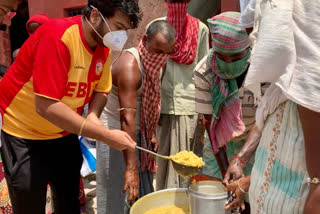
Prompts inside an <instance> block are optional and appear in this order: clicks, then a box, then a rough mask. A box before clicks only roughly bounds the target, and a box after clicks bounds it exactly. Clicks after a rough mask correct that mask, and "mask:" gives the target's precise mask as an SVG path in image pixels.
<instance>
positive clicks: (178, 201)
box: [130, 188, 188, 214]
mask: <svg viewBox="0 0 320 214" xmlns="http://www.w3.org/2000/svg"><path fill="white" fill-rule="evenodd" d="M187 192H188V189H184V188H175V189H166V190H161V191H157V192H154V193H151V194H149V195H146V196H144V197H142V198H141V199H139V200H138V201H137V202H136V203H134V204H133V206H132V207H131V209H130V214H144V213H145V212H147V211H149V210H152V209H155V208H159V207H166V206H172V205H175V206H188V195H187Z"/></svg>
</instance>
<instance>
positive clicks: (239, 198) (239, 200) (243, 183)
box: [225, 176, 250, 210]
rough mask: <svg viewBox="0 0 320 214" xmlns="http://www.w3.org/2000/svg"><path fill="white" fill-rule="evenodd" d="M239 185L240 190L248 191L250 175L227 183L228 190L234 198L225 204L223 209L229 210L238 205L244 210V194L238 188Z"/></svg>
mask: <svg viewBox="0 0 320 214" xmlns="http://www.w3.org/2000/svg"><path fill="white" fill-rule="evenodd" d="M239 186H240V187H241V189H242V190H244V191H245V192H248V190H249V186H250V176H248V177H245V178H242V179H241V180H236V181H233V182H231V183H230V184H228V185H227V189H228V191H230V192H232V195H233V197H234V198H235V200H234V201H232V202H231V203H229V204H226V206H225V209H226V210H230V209H232V210H233V209H236V208H238V207H240V208H241V209H242V210H244V208H245V207H244V202H243V200H244V196H245V193H244V192H243V191H242V190H241V189H240V188H239Z"/></svg>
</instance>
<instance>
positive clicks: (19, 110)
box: [0, 16, 112, 140]
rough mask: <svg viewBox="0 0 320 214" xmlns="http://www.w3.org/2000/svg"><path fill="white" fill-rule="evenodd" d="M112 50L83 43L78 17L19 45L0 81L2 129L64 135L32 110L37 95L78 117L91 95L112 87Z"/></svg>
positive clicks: (30, 136)
mask: <svg viewBox="0 0 320 214" xmlns="http://www.w3.org/2000/svg"><path fill="white" fill-rule="evenodd" d="M110 58H111V57H110V50H109V49H108V48H104V47H103V46H97V47H96V49H95V51H94V52H93V51H92V50H91V49H90V48H89V47H88V45H87V43H86V41H85V39H84V36H83V32H82V24H81V16H76V17H72V18H60V19H54V20H52V21H50V22H48V23H45V24H44V25H42V26H41V27H39V28H38V29H37V31H36V32H35V33H34V34H33V35H32V36H31V37H30V38H29V39H28V40H27V41H26V42H25V44H24V45H23V46H22V47H21V49H20V52H19V55H18V57H17V59H16V61H15V62H14V63H13V64H12V66H11V67H10V68H9V71H8V72H7V74H6V75H5V77H4V78H3V79H2V81H1V82H0V111H1V113H2V115H3V127H2V129H3V130H4V131H5V132H7V133H8V134H10V135H13V136H16V137H20V138H25V139H34V140H40V139H54V138H59V137H61V136H63V135H66V134H67V133H65V132H64V131H63V130H62V129H60V128H58V127H56V126H55V125H53V124H52V123H50V122H49V121H47V120H46V119H44V118H43V117H41V116H40V115H38V114H37V113H36V111H35V104H34V97H35V95H38V96H43V97H46V98H49V99H53V100H57V101H61V102H63V103H65V104H66V105H67V106H69V107H70V108H71V109H73V110H74V111H75V112H77V113H79V114H80V113H81V112H82V111H83V107H84V105H85V104H86V103H88V102H89V101H90V99H91V97H92V94H93V92H102V93H109V91H110V89H111V86H112V79H111V71H110V66H111V65H110Z"/></svg>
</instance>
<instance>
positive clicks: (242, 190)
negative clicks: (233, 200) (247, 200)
mask: <svg viewBox="0 0 320 214" xmlns="http://www.w3.org/2000/svg"><path fill="white" fill-rule="evenodd" d="M241 180H242V178H240V179H239V180H238V188H239V189H240V191H241V192H242V193H248V192H246V191H244V189H242V188H241V186H240V181H241Z"/></svg>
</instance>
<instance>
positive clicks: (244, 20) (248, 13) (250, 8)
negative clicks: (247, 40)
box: [239, 0, 256, 28]
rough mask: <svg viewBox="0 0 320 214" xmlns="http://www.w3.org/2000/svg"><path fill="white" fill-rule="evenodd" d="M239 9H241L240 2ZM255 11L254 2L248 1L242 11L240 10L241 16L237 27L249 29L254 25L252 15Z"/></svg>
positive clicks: (253, 0) (252, 0)
mask: <svg viewBox="0 0 320 214" xmlns="http://www.w3.org/2000/svg"><path fill="white" fill-rule="evenodd" d="M240 7H241V1H240ZM255 9H256V0H250V1H249V2H248V4H247V6H246V8H244V10H241V16H240V19H239V25H240V26H241V27H243V28H251V27H253V24H254V14H255Z"/></svg>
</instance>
